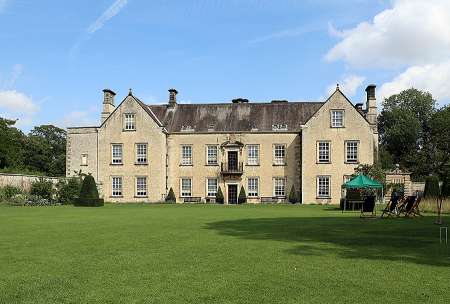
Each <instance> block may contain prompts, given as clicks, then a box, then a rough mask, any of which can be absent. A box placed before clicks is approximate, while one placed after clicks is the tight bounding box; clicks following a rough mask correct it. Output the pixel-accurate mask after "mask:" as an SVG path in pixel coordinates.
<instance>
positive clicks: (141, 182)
mask: <svg viewBox="0 0 450 304" xmlns="http://www.w3.org/2000/svg"><path fill="white" fill-rule="evenodd" d="M136 196H141V197H142V196H147V177H146V176H139V177H136Z"/></svg>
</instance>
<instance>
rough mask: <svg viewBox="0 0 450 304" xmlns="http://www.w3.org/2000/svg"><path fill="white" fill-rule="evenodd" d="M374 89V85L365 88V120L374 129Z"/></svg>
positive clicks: (375, 114) (375, 122)
mask: <svg viewBox="0 0 450 304" xmlns="http://www.w3.org/2000/svg"><path fill="white" fill-rule="evenodd" d="M376 87H377V86H376V85H374V84H369V85H368V86H367V88H366V93H367V101H366V118H367V121H368V122H369V123H370V124H371V125H372V126H373V127H374V129H376V128H377V99H376V96H375V88H376Z"/></svg>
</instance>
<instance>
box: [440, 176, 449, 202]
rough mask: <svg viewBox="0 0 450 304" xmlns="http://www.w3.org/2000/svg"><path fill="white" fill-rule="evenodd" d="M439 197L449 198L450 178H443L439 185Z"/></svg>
mask: <svg viewBox="0 0 450 304" xmlns="http://www.w3.org/2000/svg"><path fill="white" fill-rule="evenodd" d="M441 195H442V196H443V197H444V198H446V197H450V178H449V177H445V178H444V180H443V181H442V185H441Z"/></svg>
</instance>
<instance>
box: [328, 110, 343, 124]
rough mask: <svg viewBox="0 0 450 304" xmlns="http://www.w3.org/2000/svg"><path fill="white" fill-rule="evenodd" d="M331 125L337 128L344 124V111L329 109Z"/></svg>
mask: <svg viewBox="0 0 450 304" xmlns="http://www.w3.org/2000/svg"><path fill="white" fill-rule="evenodd" d="M331 126H332V127H334V128H339V127H343V126H344V111H343V110H334V111H331Z"/></svg>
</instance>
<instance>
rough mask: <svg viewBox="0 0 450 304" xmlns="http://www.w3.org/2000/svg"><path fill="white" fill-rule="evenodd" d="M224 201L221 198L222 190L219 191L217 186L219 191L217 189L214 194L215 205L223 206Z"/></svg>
mask: <svg viewBox="0 0 450 304" xmlns="http://www.w3.org/2000/svg"><path fill="white" fill-rule="evenodd" d="M224 200H225V199H224V197H223V193H222V189H220V186H219V189H217V193H216V203H218V204H223V202H224Z"/></svg>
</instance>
